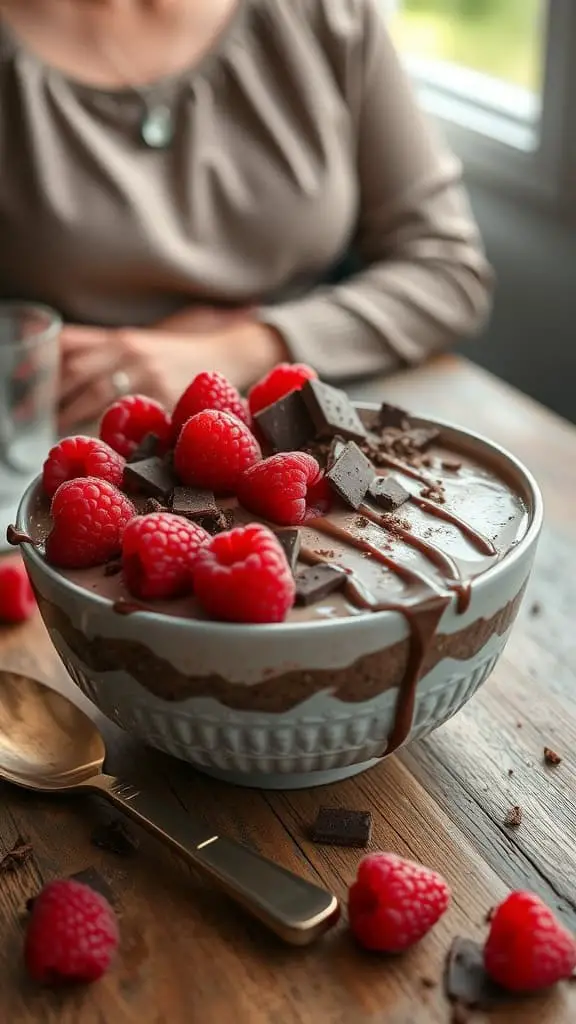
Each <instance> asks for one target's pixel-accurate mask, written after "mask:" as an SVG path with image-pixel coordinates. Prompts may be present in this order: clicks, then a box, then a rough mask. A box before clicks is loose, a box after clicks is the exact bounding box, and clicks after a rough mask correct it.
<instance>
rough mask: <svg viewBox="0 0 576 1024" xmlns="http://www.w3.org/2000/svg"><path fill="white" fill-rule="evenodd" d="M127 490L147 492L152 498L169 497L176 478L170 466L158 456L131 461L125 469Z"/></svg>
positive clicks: (140, 492)
mask: <svg viewBox="0 0 576 1024" xmlns="http://www.w3.org/2000/svg"><path fill="white" fill-rule="evenodd" d="M124 483H125V485H126V488H127V490H130V491H136V492H138V493H139V494H146V495H148V496H149V497H151V498H164V499H166V498H168V496H169V495H170V494H171V493H172V491H173V490H174V485H175V483H176V480H175V479H174V475H173V473H172V471H171V469H170V466H169V465H168V464H167V463H166V462H165V461H164V459H159V458H157V457H154V458H151V459H143V460H142V461H141V462H129V463H128V465H127V466H126V468H125V470H124Z"/></svg>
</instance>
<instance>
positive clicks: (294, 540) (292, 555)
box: [276, 529, 302, 572]
mask: <svg viewBox="0 0 576 1024" xmlns="http://www.w3.org/2000/svg"><path fill="white" fill-rule="evenodd" d="M276 536H277V538H278V540H279V541H280V544H281V545H282V549H283V551H284V554H285V555H286V561H287V562H288V565H289V566H290V569H291V570H292V572H294V571H295V569H296V563H297V562H298V555H299V554H300V547H301V544H302V537H301V534H300V530H292V529H287V530H276Z"/></svg>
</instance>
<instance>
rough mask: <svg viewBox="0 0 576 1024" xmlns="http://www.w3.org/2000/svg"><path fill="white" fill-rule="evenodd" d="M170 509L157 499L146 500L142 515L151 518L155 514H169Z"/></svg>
mask: <svg viewBox="0 0 576 1024" xmlns="http://www.w3.org/2000/svg"><path fill="white" fill-rule="evenodd" d="M167 511H168V508H167V506H166V505H163V504H162V502H161V501H158V499H157V498H146V501H145V502H144V505H143V506H142V515H143V516H149V515H152V514H153V513H154V512H167Z"/></svg>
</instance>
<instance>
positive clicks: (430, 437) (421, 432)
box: [405, 427, 440, 452]
mask: <svg viewBox="0 0 576 1024" xmlns="http://www.w3.org/2000/svg"><path fill="white" fill-rule="evenodd" d="M438 437H440V431H439V430H438V429H437V427H415V428H414V430H408V431H407V432H406V434H405V440H406V441H407V442H408V444H407V445H406V447H407V448H408V449H409V451H418V452H424V451H426V449H427V448H429V447H430V445H431V444H432V441H436V439H437V438H438Z"/></svg>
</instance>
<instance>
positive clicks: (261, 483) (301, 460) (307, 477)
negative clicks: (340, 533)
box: [236, 452, 331, 526]
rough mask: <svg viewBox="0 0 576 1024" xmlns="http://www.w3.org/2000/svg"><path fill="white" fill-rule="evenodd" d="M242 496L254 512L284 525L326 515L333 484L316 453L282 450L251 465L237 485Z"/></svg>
mask: <svg viewBox="0 0 576 1024" xmlns="http://www.w3.org/2000/svg"><path fill="white" fill-rule="evenodd" d="M236 493H237V495H238V500H239V501H240V503H241V504H242V505H244V507H245V508H247V509H249V511H250V512H255V513H256V515H259V516H262V517H263V518H264V519H269V520H270V521H271V522H273V523H279V524H280V525H282V526H295V525H296V524H298V523H303V522H305V521H306V520H307V519H313V518H314V517H315V516H319V515H324V514H325V513H326V512H327V511H328V509H329V508H330V501H331V494H330V488H329V486H328V484H327V483H326V480H325V479H324V476H323V475H322V473H321V471H320V466H319V465H318V463H317V462H316V459H314V458H313V457H312V455H307V454H306V453H305V452H280V453H279V454H278V455H271V456H270V458H269V459H264V461H263V462H259V463H257V464H256V465H255V466H252V467H251V468H250V469H247V470H246V471H245V472H244V473H243V474H242V476H241V477H240V479H239V480H238V483H237V486H236Z"/></svg>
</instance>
